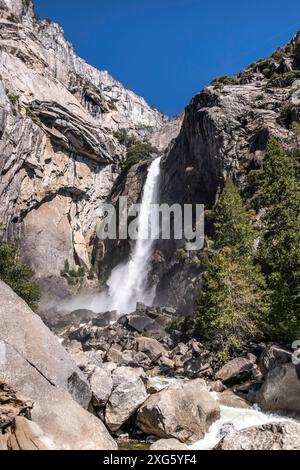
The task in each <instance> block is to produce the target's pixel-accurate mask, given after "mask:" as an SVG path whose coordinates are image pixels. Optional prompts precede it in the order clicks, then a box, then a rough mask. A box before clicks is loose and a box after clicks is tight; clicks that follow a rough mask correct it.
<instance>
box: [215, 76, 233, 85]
mask: <svg viewBox="0 0 300 470" xmlns="http://www.w3.org/2000/svg"><path fill="white" fill-rule="evenodd" d="M211 83H212V85H215V86H220V85H221V86H224V85H238V83H239V81H238V79H237V77H230V76H228V75H222V76H221V77H217V78H215V79H214V80H213V81H212V82H211Z"/></svg>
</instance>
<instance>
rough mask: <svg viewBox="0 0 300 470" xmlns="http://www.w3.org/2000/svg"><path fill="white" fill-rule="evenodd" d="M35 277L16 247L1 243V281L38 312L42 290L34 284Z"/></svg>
mask: <svg viewBox="0 0 300 470" xmlns="http://www.w3.org/2000/svg"><path fill="white" fill-rule="evenodd" d="M33 275H34V273H33V271H32V270H31V269H30V267H29V266H27V265H26V264H24V263H22V261H21V260H20V258H19V254H18V251H17V248H16V247H15V246H14V245H9V244H7V243H0V279H1V280H2V281H4V282H5V283H6V284H8V285H9V286H10V287H11V288H12V289H13V290H14V291H15V292H16V294H18V295H19V296H20V297H21V298H22V299H24V300H25V302H27V304H28V305H29V306H30V307H31V308H32V310H36V308H37V304H38V301H39V299H40V289H39V286H38V284H36V283H35V282H33V280H32V278H33Z"/></svg>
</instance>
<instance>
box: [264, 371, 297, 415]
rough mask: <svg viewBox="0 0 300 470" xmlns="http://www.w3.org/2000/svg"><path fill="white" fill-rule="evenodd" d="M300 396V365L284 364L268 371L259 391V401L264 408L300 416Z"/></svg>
mask: <svg viewBox="0 0 300 470" xmlns="http://www.w3.org/2000/svg"><path fill="white" fill-rule="evenodd" d="M299 397H300V371H299V366H294V365H293V364H284V365H282V366H280V367H276V368H275V369H273V370H271V371H270V372H269V373H268V375H267V377H266V380H265V382H264V383H263V385H262V387H261V389H260V390H259V392H258V393H257V402H258V405H259V406H260V407H261V408H262V409H263V410H266V411H273V412H277V413H283V414H289V415H292V416H296V417H300V399H299Z"/></svg>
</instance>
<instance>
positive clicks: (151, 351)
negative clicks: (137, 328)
mask: <svg viewBox="0 0 300 470" xmlns="http://www.w3.org/2000/svg"><path fill="white" fill-rule="evenodd" d="M137 345H138V351H139V352H143V353H145V354H147V356H148V357H149V358H150V359H151V361H155V360H157V359H159V358H160V357H161V356H166V357H167V356H168V351H167V350H166V349H165V348H164V347H163V346H162V345H161V344H160V343H159V342H158V341H157V340H156V339H153V338H146V337H141V338H138V340H137Z"/></svg>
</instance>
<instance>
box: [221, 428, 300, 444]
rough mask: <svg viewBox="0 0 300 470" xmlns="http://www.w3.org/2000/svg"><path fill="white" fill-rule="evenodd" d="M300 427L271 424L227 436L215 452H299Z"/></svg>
mask: <svg viewBox="0 0 300 470" xmlns="http://www.w3.org/2000/svg"><path fill="white" fill-rule="evenodd" d="M299 449H300V426H299V425H298V424H294V423H288V422H286V423H269V424H264V425H262V426H253V427H251V428H247V429H243V430H242V431H236V432H231V433H229V434H227V435H226V436H225V437H224V438H223V439H222V440H221V441H220V442H219V444H218V445H217V446H216V447H215V450H299Z"/></svg>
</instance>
